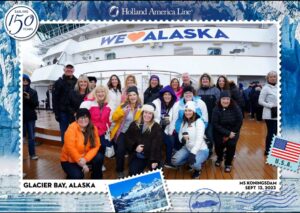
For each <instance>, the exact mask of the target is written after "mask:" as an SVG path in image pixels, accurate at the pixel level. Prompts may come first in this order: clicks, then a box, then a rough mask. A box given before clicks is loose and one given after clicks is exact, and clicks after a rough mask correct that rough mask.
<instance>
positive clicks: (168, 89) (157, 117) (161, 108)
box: [153, 86, 178, 135]
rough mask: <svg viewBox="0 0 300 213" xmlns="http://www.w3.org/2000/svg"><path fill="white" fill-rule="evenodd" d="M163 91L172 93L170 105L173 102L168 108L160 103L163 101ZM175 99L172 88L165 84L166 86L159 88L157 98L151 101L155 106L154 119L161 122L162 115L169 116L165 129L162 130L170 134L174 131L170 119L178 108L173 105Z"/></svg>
mask: <svg viewBox="0 0 300 213" xmlns="http://www.w3.org/2000/svg"><path fill="white" fill-rule="evenodd" d="M165 92H169V93H171V95H172V100H171V103H170V104H171V105H172V103H173V105H172V106H171V107H170V108H168V109H166V107H165V105H162V103H163V94H164V93H165ZM176 100H177V97H176V95H175V93H174V90H173V89H172V88H171V87H170V86H166V87H164V88H163V89H161V90H160V92H159V98H157V99H155V100H154V101H153V104H154V105H155V107H156V110H155V114H154V120H155V121H156V122H157V123H158V124H161V120H162V116H165V115H168V116H169V120H170V124H168V125H167V126H165V129H164V132H165V133H166V134H167V135H172V134H173V131H174V129H172V128H171V123H172V120H173V119H174V117H175V113H178V110H177V109H175V107H174V106H175V102H176Z"/></svg>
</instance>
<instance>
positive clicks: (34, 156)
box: [30, 155, 39, 160]
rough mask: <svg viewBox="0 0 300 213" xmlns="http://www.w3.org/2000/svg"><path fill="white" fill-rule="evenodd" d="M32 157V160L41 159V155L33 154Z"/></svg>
mask: <svg viewBox="0 0 300 213" xmlns="http://www.w3.org/2000/svg"><path fill="white" fill-rule="evenodd" d="M30 159H31V160H37V159H39V157H38V156H37V155H33V156H31V157H30Z"/></svg>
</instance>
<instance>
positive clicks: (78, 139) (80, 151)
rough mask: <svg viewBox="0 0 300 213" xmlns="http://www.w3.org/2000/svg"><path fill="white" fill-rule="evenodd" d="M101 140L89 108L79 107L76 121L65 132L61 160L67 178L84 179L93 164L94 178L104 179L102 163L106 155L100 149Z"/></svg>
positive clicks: (92, 176) (92, 175)
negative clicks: (89, 165)
mask: <svg viewBox="0 0 300 213" xmlns="http://www.w3.org/2000/svg"><path fill="white" fill-rule="evenodd" d="M100 146H101V145H100V140H99V137H98V131H97V128H95V127H94V125H93V124H92V122H91V115H90V112H89V111H88V110H87V109H79V110H78V111H77V113H76V121H74V122H73V123H72V124H70V125H69V127H68V129H67V131H66V134H65V143H64V145H63V148H62V152H61V156H60V161H61V166H62V168H63V170H64V172H65V173H66V174H67V179H83V178H84V174H85V173H88V172H89V170H90V169H89V167H88V164H91V168H92V173H91V178H92V179H102V170H101V167H102V163H103V158H104V156H103V155H102V154H101V153H100V152H99V151H98V150H99V148H100Z"/></svg>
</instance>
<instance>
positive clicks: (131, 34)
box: [127, 32, 145, 42]
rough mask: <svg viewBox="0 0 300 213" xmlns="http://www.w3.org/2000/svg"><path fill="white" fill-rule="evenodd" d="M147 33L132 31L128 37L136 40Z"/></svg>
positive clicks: (133, 40)
mask: <svg viewBox="0 0 300 213" xmlns="http://www.w3.org/2000/svg"><path fill="white" fill-rule="evenodd" d="M144 35H145V32H138V33H130V34H128V36H127V37H128V38H129V39H130V40H131V41H132V42H135V41H136V40H138V39H140V38H141V37H143V36H144Z"/></svg>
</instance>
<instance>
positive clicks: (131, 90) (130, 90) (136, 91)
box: [127, 86, 139, 95]
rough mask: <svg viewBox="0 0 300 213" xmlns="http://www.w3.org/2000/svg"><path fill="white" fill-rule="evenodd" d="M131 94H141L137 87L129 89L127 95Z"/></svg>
mask: <svg viewBox="0 0 300 213" xmlns="http://www.w3.org/2000/svg"><path fill="white" fill-rule="evenodd" d="M130 92H135V93H136V94H137V95H138V94H139V92H138V89H137V87H136V86H132V87H128V89H127V94H128V93H130Z"/></svg>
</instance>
